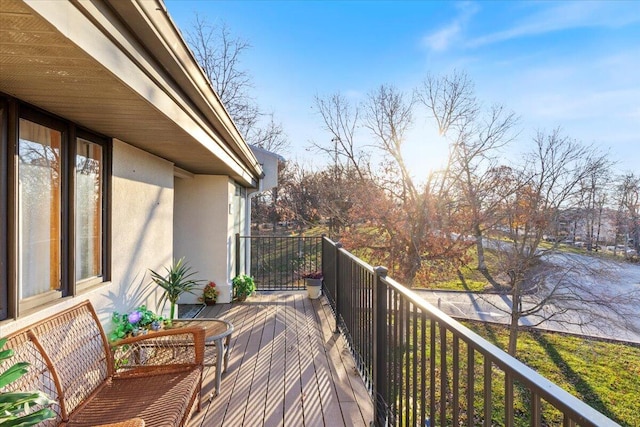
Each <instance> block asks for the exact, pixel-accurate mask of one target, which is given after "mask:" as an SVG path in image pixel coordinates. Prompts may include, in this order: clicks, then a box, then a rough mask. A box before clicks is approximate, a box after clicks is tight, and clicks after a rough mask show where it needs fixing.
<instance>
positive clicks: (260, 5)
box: [166, 0, 640, 177]
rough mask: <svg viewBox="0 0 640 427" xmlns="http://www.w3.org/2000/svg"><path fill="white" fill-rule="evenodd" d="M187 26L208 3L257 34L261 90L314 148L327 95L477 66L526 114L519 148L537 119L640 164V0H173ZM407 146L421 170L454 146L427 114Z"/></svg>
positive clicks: (486, 89) (502, 98)
mask: <svg viewBox="0 0 640 427" xmlns="http://www.w3.org/2000/svg"><path fill="white" fill-rule="evenodd" d="M166 4H167V7H168V9H169V13H170V14H171V16H172V17H173V19H174V20H175V22H176V24H177V25H178V27H180V28H181V29H183V31H184V29H186V28H187V27H188V26H189V24H190V23H191V22H193V17H194V13H195V12H198V13H199V14H201V15H203V16H206V17H207V18H208V19H209V20H211V21H213V22H226V24H227V25H228V27H229V29H230V30H231V32H232V33H233V34H234V35H236V36H238V37H241V38H243V39H245V40H247V41H248V42H249V43H250V44H251V46H252V47H251V49H250V50H249V51H247V52H246V54H245V56H244V58H243V62H242V66H243V67H244V68H246V69H247V70H248V71H249V72H250V73H251V74H252V76H253V79H254V86H255V87H254V96H255V99H256V100H257V101H258V103H259V104H260V105H261V107H262V108H263V109H264V110H267V111H272V112H273V113H274V114H275V117H276V119H277V120H279V121H281V122H282V124H283V127H284V129H285V131H286V133H287V135H288V137H289V140H290V141H291V145H292V149H291V152H289V153H284V155H285V157H288V158H295V159H297V160H300V161H303V162H307V163H309V162H311V160H312V158H313V156H314V154H313V152H311V151H308V150H306V148H308V147H309V146H310V142H311V141H315V142H323V141H328V140H330V138H331V137H330V136H329V135H328V134H327V133H326V132H324V131H323V129H322V122H321V119H320V117H318V116H317V114H316V113H315V111H314V109H313V108H312V107H313V104H314V101H313V99H314V96H315V95H316V94H318V95H321V96H322V95H329V94H332V93H335V92H338V91H339V92H341V93H343V94H344V95H346V96H348V97H349V98H350V99H351V100H352V101H353V102H359V101H361V100H363V99H365V97H366V95H367V93H369V92H371V91H372V90H374V89H375V88H377V87H378V86H379V85H381V84H392V85H394V86H396V87H397V88H399V89H402V90H406V91H408V92H409V93H410V91H411V90H412V89H413V88H414V87H416V86H418V85H419V84H420V83H421V81H422V80H423V79H424V78H425V76H426V75H427V74H428V73H431V74H443V73H450V72H451V71H453V70H454V69H457V70H461V71H465V72H466V73H467V74H468V75H469V77H471V79H472V80H473V81H474V83H475V88H476V93H477V95H478V98H479V99H480V100H481V101H483V103H484V104H486V105H487V106H488V105H490V104H493V103H500V104H503V105H505V106H506V107H507V108H508V109H510V110H513V111H514V112H515V113H516V114H517V115H519V116H520V118H521V119H520V127H521V129H522V132H521V134H520V136H519V140H518V142H517V144H515V146H514V147H513V149H512V150H511V151H510V152H508V153H505V155H507V156H517V153H518V152H519V151H520V150H522V149H525V148H526V147H527V146H528V145H529V143H530V140H531V136H532V135H533V133H534V132H535V131H536V130H538V129H541V130H545V129H546V130H551V129H552V128H555V127H557V126H560V127H562V129H563V132H564V134H566V135H568V136H570V137H572V138H575V139H577V140H580V141H582V142H585V143H593V144H596V145H598V146H600V147H601V148H602V149H604V150H609V151H610V153H611V157H612V159H613V160H616V161H617V162H618V164H617V166H616V169H617V170H618V171H620V172H623V171H634V172H636V173H638V172H640V1H628V2H625V1H608V2H596V1H581V2H550V1H545V2H515V1H513V2H489V1H481V2H418V1H409V2H382V1H373V2H370V1H355V2H341V1H327V2H308V1H305V2H303V1H282V2H268V1H259V2H253V1H234V2H227V1H215V2H213V1H204V0H200V1H188V0H167V1H166ZM414 121H415V124H414V127H413V130H412V131H411V133H410V134H409V136H408V140H407V144H406V152H405V157H406V158H408V159H409V163H410V167H411V169H412V171H413V172H414V174H415V175H417V176H418V177H419V176H423V175H424V174H425V173H426V170H427V169H430V168H436V167H437V166H438V165H439V164H440V163H442V161H443V159H444V156H445V154H446V143H445V142H444V141H443V140H442V139H441V138H439V137H438V136H437V134H436V133H435V131H434V129H433V127H432V124H431V122H430V121H429V120H427V118H426V116H425V114H423V113H420V114H417V115H416V117H414Z"/></svg>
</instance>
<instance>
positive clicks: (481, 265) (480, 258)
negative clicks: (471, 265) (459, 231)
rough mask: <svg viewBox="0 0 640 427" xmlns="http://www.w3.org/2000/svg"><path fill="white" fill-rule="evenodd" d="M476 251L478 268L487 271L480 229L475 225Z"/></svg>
mask: <svg viewBox="0 0 640 427" xmlns="http://www.w3.org/2000/svg"><path fill="white" fill-rule="evenodd" d="M475 238H476V252H478V270H480V271H487V263H486V262H485V260H484V245H483V242H482V231H480V227H476V235H475Z"/></svg>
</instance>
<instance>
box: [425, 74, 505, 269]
mask: <svg viewBox="0 0 640 427" xmlns="http://www.w3.org/2000/svg"><path fill="white" fill-rule="evenodd" d="M416 93H417V99H418V100H419V101H420V102H421V103H422V104H424V105H425V107H426V108H427V110H428V111H429V113H430V115H431V116H432V117H434V118H435V120H436V122H437V124H438V128H439V131H440V133H441V134H443V135H445V136H448V137H449V139H450V141H451V142H450V160H449V165H448V174H447V177H448V178H449V179H450V180H451V182H452V183H453V186H454V187H455V188H456V189H457V191H458V193H459V195H460V199H461V200H460V202H459V203H460V207H461V208H463V209H467V210H468V211H469V213H470V215H469V230H470V232H471V233H472V235H473V236H474V238H475V242H476V252H477V255H478V270H481V271H483V272H486V270H487V265H486V262H485V256H484V240H483V239H484V235H485V233H486V232H487V230H491V229H492V228H493V227H494V226H495V225H496V223H497V222H498V221H499V219H500V218H499V217H498V216H497V215H496V213H497V210H498V207H499V206H500V204H501V202H502V200H503V199H504V198H505V197H508V195H509V191H505V190H506V188H505V187H504V185H500V183H498V182H496V179H500V176H499V174H496V172H497V171H498V170H499V169H498V162H497V156H498V154H499V150H500V149H501V148H503V147H504V146H506V145H507V144H508V143H510V142H511V141H513V139H514V138H515V136H516V135H515V132H514V127H515V125H516V124H517V118H516V116H515V114H514V113H513V112H510V111H507V110H506V109H505V108H504V107H503V106H500V105H494V106H492V107H491V108H490V109H489V110H488V111H487V112H484V111H483V110H482V108H481V106H480V105H479V103H478V101H477V99H476V97H475V95H474V89H473V84H472V82H471V81H470V80H469V79H468V77H467V76H466V74H464V73H454V74H453V75H451V76H442V77H438V78H436V77H433V76H429V77H428V78H427V79H425V81H424V83H423V85H422V87H421V88H420V89H419V90H418V91H417V92H416ZM497 189H500V190H501V192H497V191H496V190H497Z"/></svg>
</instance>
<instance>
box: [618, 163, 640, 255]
mask: <svg viewBox="0 0 640 427" xmlns="http://www.w3.org/2000/svg"><path fill="white" fill-rule="evenodd" d="M616 199H617V203H618V217H619V220H618V231H617V235H618V239H617V240H621V241H622V242H623V243H624V247H625V248H626V247H627V245H628V243H629V241H630V240H632V241H633V247H634V250H635V254H636V256H637V255H640V177H639V176H636V175H635V174H633V173H628V174H626V175H624V176H622V177H621V178H620V179H619V183H618V184H617V186H616ZM626 252H627V251H626V249H625V254H626Z"/></svg>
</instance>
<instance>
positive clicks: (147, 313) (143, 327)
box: [109, 305, 165, 341]
mask: <svg viewBox="0 0 640 427" xmlns="http://www.w3.org/2000/svg"><path fill="white" fill-rule="evenodd" d="M111 322H112V323H113V325H114V328H113V330H112V331H111V333H110V334H109V339H110V340H111V341H116V340H120V339H123V338H126V337H129V336H136V335H140V334H146V333H147V332H148V331H149V330H151V331H158V330H160V329H162V327H163V326H164V322H165V319H164V317H162V316H158V315H157V314H155V313H154V312H153V311H151V310H149V309H147V306H145V305H141V306H140V307H137V308H136V309H134V310H132V311H131V312H129V313H125V314H120V313H118V312H117V311H115V312H114V313H113V315H111Z"/></svg>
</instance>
